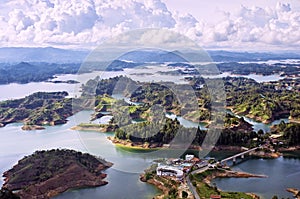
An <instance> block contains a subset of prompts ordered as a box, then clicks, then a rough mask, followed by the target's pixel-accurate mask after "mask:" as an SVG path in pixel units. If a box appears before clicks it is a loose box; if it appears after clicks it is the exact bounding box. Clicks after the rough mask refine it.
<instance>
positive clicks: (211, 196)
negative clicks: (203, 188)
mask: <svg viewBox="0 0 300 199" xmlns="http://www.w3.org/2000/svg"><path fill="white" fill-rule="evenodd" d="M220 198H221V196H220V195H210V199H220Z"/></svg>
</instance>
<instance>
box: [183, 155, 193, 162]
mask: <svg viewBox="0 0 300 199" xmlns="http://www.w3.org/2000/svg"><path fill="white" fill-rule="evenodd" d="M194 157H195V156H194V155H191V154H186V155H185V160H186V161H191V160H192V159H193V158H194Z"/></svg>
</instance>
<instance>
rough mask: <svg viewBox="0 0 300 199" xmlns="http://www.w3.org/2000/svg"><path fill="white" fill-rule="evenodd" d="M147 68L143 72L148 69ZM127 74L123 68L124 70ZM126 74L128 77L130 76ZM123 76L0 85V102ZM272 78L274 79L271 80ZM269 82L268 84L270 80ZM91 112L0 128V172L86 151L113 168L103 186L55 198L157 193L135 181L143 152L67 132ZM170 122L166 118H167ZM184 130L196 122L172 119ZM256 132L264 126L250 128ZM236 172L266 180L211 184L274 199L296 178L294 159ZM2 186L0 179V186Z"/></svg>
mask: <svg viewBox="0 0 300 199" xmlns="http://www.w3.org/2000/svg"><path fill="white" fill-rule="evenodd" d="M148 69H149V71H148V72H149V73H150V72H152V73H155V70H156V71H162V70H165V69H163V68H158V69H155V70H154V69H153V68H148ZM148 69H147V70H148ZM126 70H127V69H126ZM126 70H125V72H126V73H127V74H129V76H130V77H135V78H133V79H135V80H141V81H160V80H162V79H163V80H168V81H174V82H177V83H183V82H184V81H183V79H182V77H180V76H167V75H165V76H164V77H159V78H160V79H159V80H158V79H156V78H155V77H157V76H156V75H151V74H147V75H145V74H135V73H145V72H147V71H145V70H144V69H139V70H133V69H128V70H127V71H126ZM130 73H131V74H130ZM120 74H124V72H122V71H121V72H120V71H119V72H106V73H105V75H103V72H101V71H100V72H94V73H89V74H81V75H79V76H77V75H62V76H58V77H57V79H56V80H69V79H74V80H77V81H79V82H80V84H76V85H74V84H53V83H29V84H22V85H20V84H8V85H0V93H2V94H3V93H4V94H5V95H1V96H0V100H6V99H14V98H20V97H24V96H26V95H29V94H31V93H34V92H37V91H68V92H69V93H70V96H76V95H79V94H80V85H81V83H85V81H87V80H88V79H90V78H94V77H96V76H97V75H100V76H101V77H106V78H108V77H114V76H117V75H120ZM274 78H277V77H274ZM272 80H274V79H272ZM91 113H92V112H91V111H82V112H80V113H78V114H76V115H74V116H72V117H70V118H69V122H68V123H67V124H64V125H59V126H51V127H50V126H49V127H47V128H46V129H45V130H41V131H22V130H21V127H22V124H19V123H15V124H9V125H7V126H6V127H4V128H0V140H1V141H0V143H1V144H0V172H1V173H3V172H4V171H6V170H8V169H9V168H11V167H12V166H13V165H14V164H16V163H17V161H18V160H19V159H21V158H22V157H23V156H24V155H29V154H31V153H33V152H34V151H36V150H41V149H52V148H70V149H75V150H80V151H83V152H89V153H92V154H94V155H98V156H101V157H104V158H105V159H106V160H108V161H111V162H113V163H114V166H113V167H112V168H110V169H108V170H107V171H105V173H107V174H108V177H107V179H106V180H107V181H108V182H109V184H108V185H106V186H102V187H98V188H90V189H80V190H73V191H69V192H66V193H64V194H61V195H60V196H58V197H56V198H59V199H69V198H70V199H71V198H72V199H73V198H105V199H109V198H112V199H115V198H124V199H125V198H128V199H131V198H152V197H153V196H154V195H156V194H158V190H157V189H156V188H155V187H153V186H151V185H148V184H146V183H142V182H140V181H139V174H140V173H142V172H143V170H144V169H146V168H147V167H148V166H149V165H150V164H151V163H152V161H153V159H155V158H156V157H153V156H151V154H147V153H145V152H137V151H130V150H124V149H122V148H118V147H116V146H114V145H113V144H112V143H111V142H110V141H109V140H108V139H107V136H113V134H109V133H96V132H95V133H94V132H84V131H81V132H79V131H73V130H70V128H71V127H73V126H75V125H76V124H79V123H82V122H89V119H90V114H91ZM170 117H172V115H171V116H170ZM102 119H103V120H101V121H100V120H99V121H98V120H97V121H95V122H101V123H105V122H107V121H108V120H109V117H105V118H102ZM178 119H179V120H180V122H182V123H183V124H184V125H185V126H187V127H195V126H198V124H196V123H192V122H189V121H185V120H184V119H183V118H178ZM252 124H254V127H255V128H256V129H260V128H263V127H265V128H266V129H267V128H269V126H267V125H264V124H261V123H254V121H252ZM235 169H237V170H242V171H247V172H253V173H259V174H266V175H268V176H269V178H267V179H216V180H215V182H216V183H217V185H218V186H220V188H222V189H224V190H237V191H249V192H255V193H258V194H259V195H262V196H264V197H265V198H269V196H271V195H274V193H275V194H277V195H279V196H289V197H291V195H290V194H288V193H287V192H285V191H284V190H285V188H287V187H296V188H300V187H299V184H300V183H299V179H300V176H299V175H300V162H299V159H287V158H279V159H276V160H259V159H255V160H249V161H246V162H244V163H242V164H239V165H237V166H236V167H235ZM2 183H3V179H1V181H0V184H2Z"/></svg>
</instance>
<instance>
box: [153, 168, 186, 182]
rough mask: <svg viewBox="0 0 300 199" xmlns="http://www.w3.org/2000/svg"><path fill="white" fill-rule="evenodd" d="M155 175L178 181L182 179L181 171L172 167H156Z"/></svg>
mask: <svg viewBox="0 0 300 199" xmlns="http://www.w3.org/2000/svg"><path fill="white" fill-rule="evenodd" d="M156 175H158V176H173V177H176V178H177V179H178V180H181V179H182V178H183V171H182V170H180V169H178V168H175V167H172V166H166V165H163V166H158V167H157V168H156Z"/></svg>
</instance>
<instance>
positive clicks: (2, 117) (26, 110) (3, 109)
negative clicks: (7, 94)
mask: <svg viewBox="0 0 300 199" xmlns="http://www.w3.org/2000/svg"><path fill="white" fill-rule="evenodd" d="M67 96H68V93H67V92H48V93H47V92H37V93H34V94H32V95H29V96H27V97H25V98H21V99H16V100H7V101H2V102H0V126H5V125H6V124H9V123H13V122H23V123H24V125H25V126H24V129H30V128H32V127H33V128H42V127H40V126H41V125H57V124H64V123H66V122H67V117H69V116H71V115H72V114H73V113H72V99H71V98H66V97H67Z"/></svg>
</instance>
